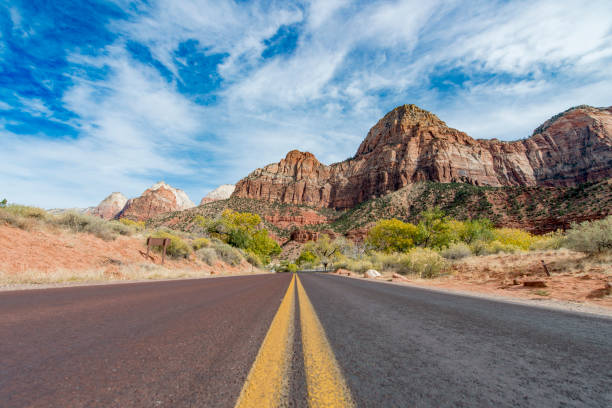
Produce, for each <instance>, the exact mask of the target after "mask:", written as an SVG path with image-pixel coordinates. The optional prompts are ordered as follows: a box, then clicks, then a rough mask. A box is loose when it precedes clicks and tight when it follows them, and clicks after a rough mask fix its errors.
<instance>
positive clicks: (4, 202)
mask: <svg viewBox="0 0 612 408" xmlns="http://www.w3.org/2000/svg"><path fill="white" fill-rule="evenodd" d="M6 205H7V201H6V198H5V199H3V200H2V201H0V208H4V207H6Z"/></svg>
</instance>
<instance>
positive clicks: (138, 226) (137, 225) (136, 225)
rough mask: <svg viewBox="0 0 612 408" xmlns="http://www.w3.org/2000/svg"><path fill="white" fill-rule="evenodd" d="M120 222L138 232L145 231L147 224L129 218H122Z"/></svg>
mask: <svg viewBox="0 0 612 408" xmlns="http://www.w3.org/2000/svg"><path fill="white" fill-rule="evenodd" d="M119 222H120V223H122V224H123V225H127V226H128V227H132V228H134V229H135V230H137V231H143V230H144V229H145V228H146V224H145V222H144V221H133V220H130V219H129V218H121V219H120V220H119Z"/></svg>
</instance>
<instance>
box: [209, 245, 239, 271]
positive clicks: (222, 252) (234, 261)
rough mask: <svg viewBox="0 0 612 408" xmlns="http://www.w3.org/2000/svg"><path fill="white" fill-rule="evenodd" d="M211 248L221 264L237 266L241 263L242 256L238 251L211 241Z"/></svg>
mask: <svg viewBox="0 0 612 408" xmlns="http://www.w3.org/2000/svg"><path fill="white" fill-rule="evenodd" d="M212 246H213V248H214V249H215V251H216V253H217V256H218V257H219V258H220V259H221V260H222V261H223V262H225V263H227V264H230V265H232V266H236V265H239V264H240V263H241V262H242V259H243V258H242V254H241V253H240V251H239V250H238V249H236V248H234V247H232V246H230V245H227V244H226V243H224V242H221V241H213V243H212Z"/></svg>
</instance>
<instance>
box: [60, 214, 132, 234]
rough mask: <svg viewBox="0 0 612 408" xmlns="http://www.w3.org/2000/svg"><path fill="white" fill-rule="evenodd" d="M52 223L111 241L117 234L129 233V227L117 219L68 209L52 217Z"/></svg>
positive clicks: (130, 231)
mask: <svg viewBox="0 0 612 408" xmlns="http://www.w3.org/2000/svg"><path fill="white" fill-rule="evenodd" d="M53 223H54V224H56V225H58V226H60V227H63V228H66V229H68V230H70V231H73V232H86V233H89V234H93V235H95V236H97V237H98V238H101V239H103V240H105V241H111V240H113V239H115V238H117V236H118V235H131V234H132V232H133V230H132V228H131V227H128V226H127V225H124V224H122V223H120V222H118V221H106V220H104V219H102V218H98V217H94V216H92V215H87V214H81V213H78V212H75V211H68V212H66V213H64V214H61V215H59V216H57V217H55V218H54V219H53Z"/></svg>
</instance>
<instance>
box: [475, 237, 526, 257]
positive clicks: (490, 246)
mask: <svg viewBox="0 0 612 408" xmlns="http://www.w3.org/2000/svg"><path fill="white" fill-rule="evenodd" d="M470 249H471V250H472V253H473V254H474V255H478V256H481V255H491V254H498V253H500V252H505V253H508V254H512V253H515V252H517V251H522V248H520V247H518V246H516V245H511V244H504V243H502V242H499V241H497V240H495V241H491V242H484V241H476V242H474V243H473V244H472V245H470Z"/></svg>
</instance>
